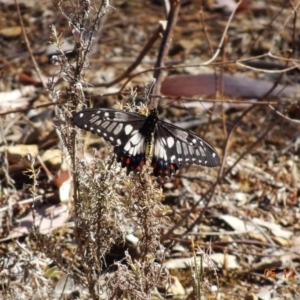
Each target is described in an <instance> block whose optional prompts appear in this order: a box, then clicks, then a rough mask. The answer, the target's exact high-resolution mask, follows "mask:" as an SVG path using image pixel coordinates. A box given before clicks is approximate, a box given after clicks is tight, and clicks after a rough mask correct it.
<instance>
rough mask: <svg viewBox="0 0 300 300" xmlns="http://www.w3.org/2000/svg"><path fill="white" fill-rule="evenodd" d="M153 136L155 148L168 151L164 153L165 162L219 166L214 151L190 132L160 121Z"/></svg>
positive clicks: (218, 159)
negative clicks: (154, 137) (154, 136)
mask: <svg viewBox="0 0 300 300" xmlns="http://www.w3.org/2000/svg"><path fill="white" fill-rule="evenodd" d="M155 135H156V140H157V142H156V145H157V147H159V146H160V147H163V148H165V149H167V150H168V151H165V153H166V160H167V161H169V162H171V163H176V164H179V165H185V164H196V165H202V166H206V167H216V166H218V165H220V158H219V156H218V154H217V152H216V150H215V149H214V148H213V147H212V146H210V145H209V144H208V143H207V142H206V141H204V140H203V139H201V138H199V137H198V136H196V135H195V134H193V133H191V132H188V131H186V130H183V129H181V128H180V127H177V126H175V125H173V124H169V123H166V122H163V121H160V122H159V124H158V126H157V132H156V133H155ZM157 152H159V151H157Z"/></svg>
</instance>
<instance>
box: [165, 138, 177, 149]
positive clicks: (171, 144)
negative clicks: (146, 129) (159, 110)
mask: <svg viewBox="0 0 300 300" xmlns="http://www.w3.org/2000/svg"><path fill="white" fill-rule="evenodd" d="M167 143H168V146H169V148H172V147H173V146H174V143H175V141H174V139H173V138H172V137H171V136H169V137H168V138H167Z"/></svg>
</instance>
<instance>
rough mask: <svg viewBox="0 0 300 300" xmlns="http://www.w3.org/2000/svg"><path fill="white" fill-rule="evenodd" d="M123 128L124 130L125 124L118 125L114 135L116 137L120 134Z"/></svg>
mask: <svg viewBox="0 0 300 300" xmlns="http://www.w3.org/2000/svg"><path fill="white" fill-rule="evenodd" d="M122 128H123V124H118V126H117V127H116V128H115V130H114V134H115V135H117V134H119V133H120V131H121V130H122Z"/></svg>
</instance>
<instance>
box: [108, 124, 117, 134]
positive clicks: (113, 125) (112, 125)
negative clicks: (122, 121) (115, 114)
mask: <svg viewBox="0 0 300 300" xmlns="http://www.w3.org/2000/svg"><path fill="white" fill-rule="evenodd" d="M116 124H117V123H116V122H112V123H111V124H110V125H109V126H108V128H107V131H109V132H111V131H112V130H113V129H114V128H115V127H116Z"/></svg>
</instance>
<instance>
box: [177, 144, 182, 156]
mask: <svg viewBox="0 0 300 300" xmlns="http://www.w3.org/2000/svg"><path fill="white" fill-rule="evenodd" d="M176 150H177V153H178V154H181V153H182V149H181V144H180V142H179V141H177V142H176Z"/></svg>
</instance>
